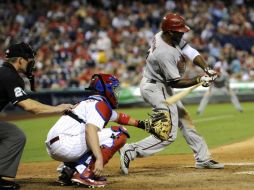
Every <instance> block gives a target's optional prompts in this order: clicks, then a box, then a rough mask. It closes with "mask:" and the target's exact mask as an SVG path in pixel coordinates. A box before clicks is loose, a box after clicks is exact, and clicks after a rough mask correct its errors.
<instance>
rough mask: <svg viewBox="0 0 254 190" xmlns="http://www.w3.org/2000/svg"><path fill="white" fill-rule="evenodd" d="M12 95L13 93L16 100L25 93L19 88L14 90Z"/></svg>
mask: <svg viewBox="0 0 254 190" xmlns="http://www.w3.org/2000/svg"><path fill="white" fill-rule="evenodd" d="M14 93H15V96H16V98H18V97H20V96H23V95H26V93H25V91H24V90H23V89H22V88H21V87H16V88H14Z"/></svg>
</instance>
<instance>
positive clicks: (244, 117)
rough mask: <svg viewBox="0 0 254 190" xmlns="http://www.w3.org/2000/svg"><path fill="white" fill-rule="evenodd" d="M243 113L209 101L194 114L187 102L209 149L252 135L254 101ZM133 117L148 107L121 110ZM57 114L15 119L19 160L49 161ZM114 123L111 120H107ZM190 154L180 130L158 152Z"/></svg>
mask: <svg viewBox="0 0 254 190" xmlns="http://www.w3.org/2000/svg"><path fill="white" fill-rule="evenodd" d="M242 106H243V108H244V113H238V112H237V111H236V110H235V108H234V107H233V105H232V104H210V105H208V107H207V108H206V110H205V113H204V114H203V115H202V116H197V115H196V110H197V105H188V106H187V109H188V111H189V112H190V114H191V116H192V119H193V120H194V123H195V126H196V128H197V130H198V132H199V133H200V134H201V135H202V136H203V137H204V138H205V140H206V142H207V144H208V146H209V148H214V147H218V146H221V145H225V144H231V143H234V142H239V141H242V140H245V139H248V138H250V137H252V136H253V134H254V127H253V124H252V123H253V121H254V115H253V113H254V103H242ZM120 111H123V112H125V113H128V114H130V115H132V116H134V117H135V118H139V119H145V118H146V116H147V113H149V112H151V109H150V108H133V109H124V110H120ZM57 119H58V117H47V118H38V119H28V120H20V121H15V122H13V123H15V124H16V125H17V126H19V127H20V128H21V129H22V130H23V131H24V132H25V133H26V135H27V144H26V147H25V150H24V154H23V156H22V162H34V161H46V160H51V159H50V157H49V156H48V154H47V152H46V149H45V145H44V141H45V139H46V136H47V132H48V131H49V129H50V127H51V126H52V125H53V124H54V123H55V121H56V120H57ZM110 124H112V125H113V124H114V123H110ZM127 128H128V131H129V133H130V135H131V138H130V139H129V140H128V142H135V141H138V140H141V139H143V138H144V137H146V136H147V133H145V132H144V131H142V130H140V129H135V128H134V127H127ZM183 153H191V150H190V148H189V147H188V146H187V144H186V142H185V140H184V139H183V138H182V135H181V132H180V131H178V138H177V140H176V141H175V142H174V143H173V144H171V145H169V146H168V147H167V148H166V149H165V150H163V151H161V152H160V153H159V154H183Z"/></svg>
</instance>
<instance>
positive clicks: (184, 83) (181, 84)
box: [168, 76, 200, 88]
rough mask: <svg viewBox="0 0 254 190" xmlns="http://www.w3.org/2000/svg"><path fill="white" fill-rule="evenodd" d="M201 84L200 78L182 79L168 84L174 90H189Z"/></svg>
mask: <svg viewBox="0 0 254 190" xmlns="http://www.w3.org/2000/svg"><path fill="white" fill-rule="evenodd" d="M199 82H200V77H199V76H197V77H194V78H192V79H180V80H177V81H172V82H168V85H169V86H171V87H172V88H187V87H191V86H194V85H196V84H198V83H199Z"/></svg>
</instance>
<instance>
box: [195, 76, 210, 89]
mask: <svg viewBox="0 0 254 190" xmlns="http://www.w3.org/2000/svg"><path fill="white" fill-rule="evenodd" d="M212 81H213V78H212V77H209V76H206V75H205V76H200V77H198V83H200V82H202V86H203V87H208V86H210V83H211V82H212Z"/></svg>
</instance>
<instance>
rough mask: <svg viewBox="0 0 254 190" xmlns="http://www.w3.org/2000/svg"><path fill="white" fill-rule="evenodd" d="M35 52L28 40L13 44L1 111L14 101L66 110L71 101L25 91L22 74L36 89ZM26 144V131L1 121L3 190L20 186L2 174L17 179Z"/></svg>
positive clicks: (2, 80) (2, 73) (0, 80)
mask: <svg viewBox="0 0 254 190" xmlns="http://www.w3.org/2000/svg"><path fill="white" fill-rule="evenodd" d="M34 65H35V53H34V51H33V49H32V48H31V47H30V46H29V45H28V44H26V43H19V44H14V45H11V46H10V47H9V48H8V49H7V50H6V62H4V63H3V65H2V66H1V67H0V111H1V110H2V109H3V108H4V107H5V106H6V105H7V104H8V103H9V102H11V103H12V104H13V105H17V106H19V107H21V108H23V109H24V110H26V111H28V112H31V113H34V114H50V113H63V112H64V111H65V110H69V109H71V108H72V105H71V104H60V105H58V106H49V105H45V104H42V103H40V102H37V101H35V100H32V99H30V98H29V97H28V95H27V94H26V92H25V91H24V86H25V84H24V81H23V79H22V78H21V77H20V75H19V74H20V73H23V74H24V75H25V76H26V77H27V78H29V79H30V83H31V89H32V88H33V69H34ZM25 143H26V136H25V134H24V133H23V132H22V131H21V130H20V129H19V128H17V127H16V126H15V125H14V124H11V123H7V122H4V121H0V189H1V190H6V189H8V190H11V189H12V190H14V189H19V188H20V185H19V184H17V183H15V182H14V181H9V180H6V179H3V177H11V178H14V177H15V176H16V173H17V169H18V165H19V161H20V158H21V155H22V152H23V149H24V146H25Z"/></svg>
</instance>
